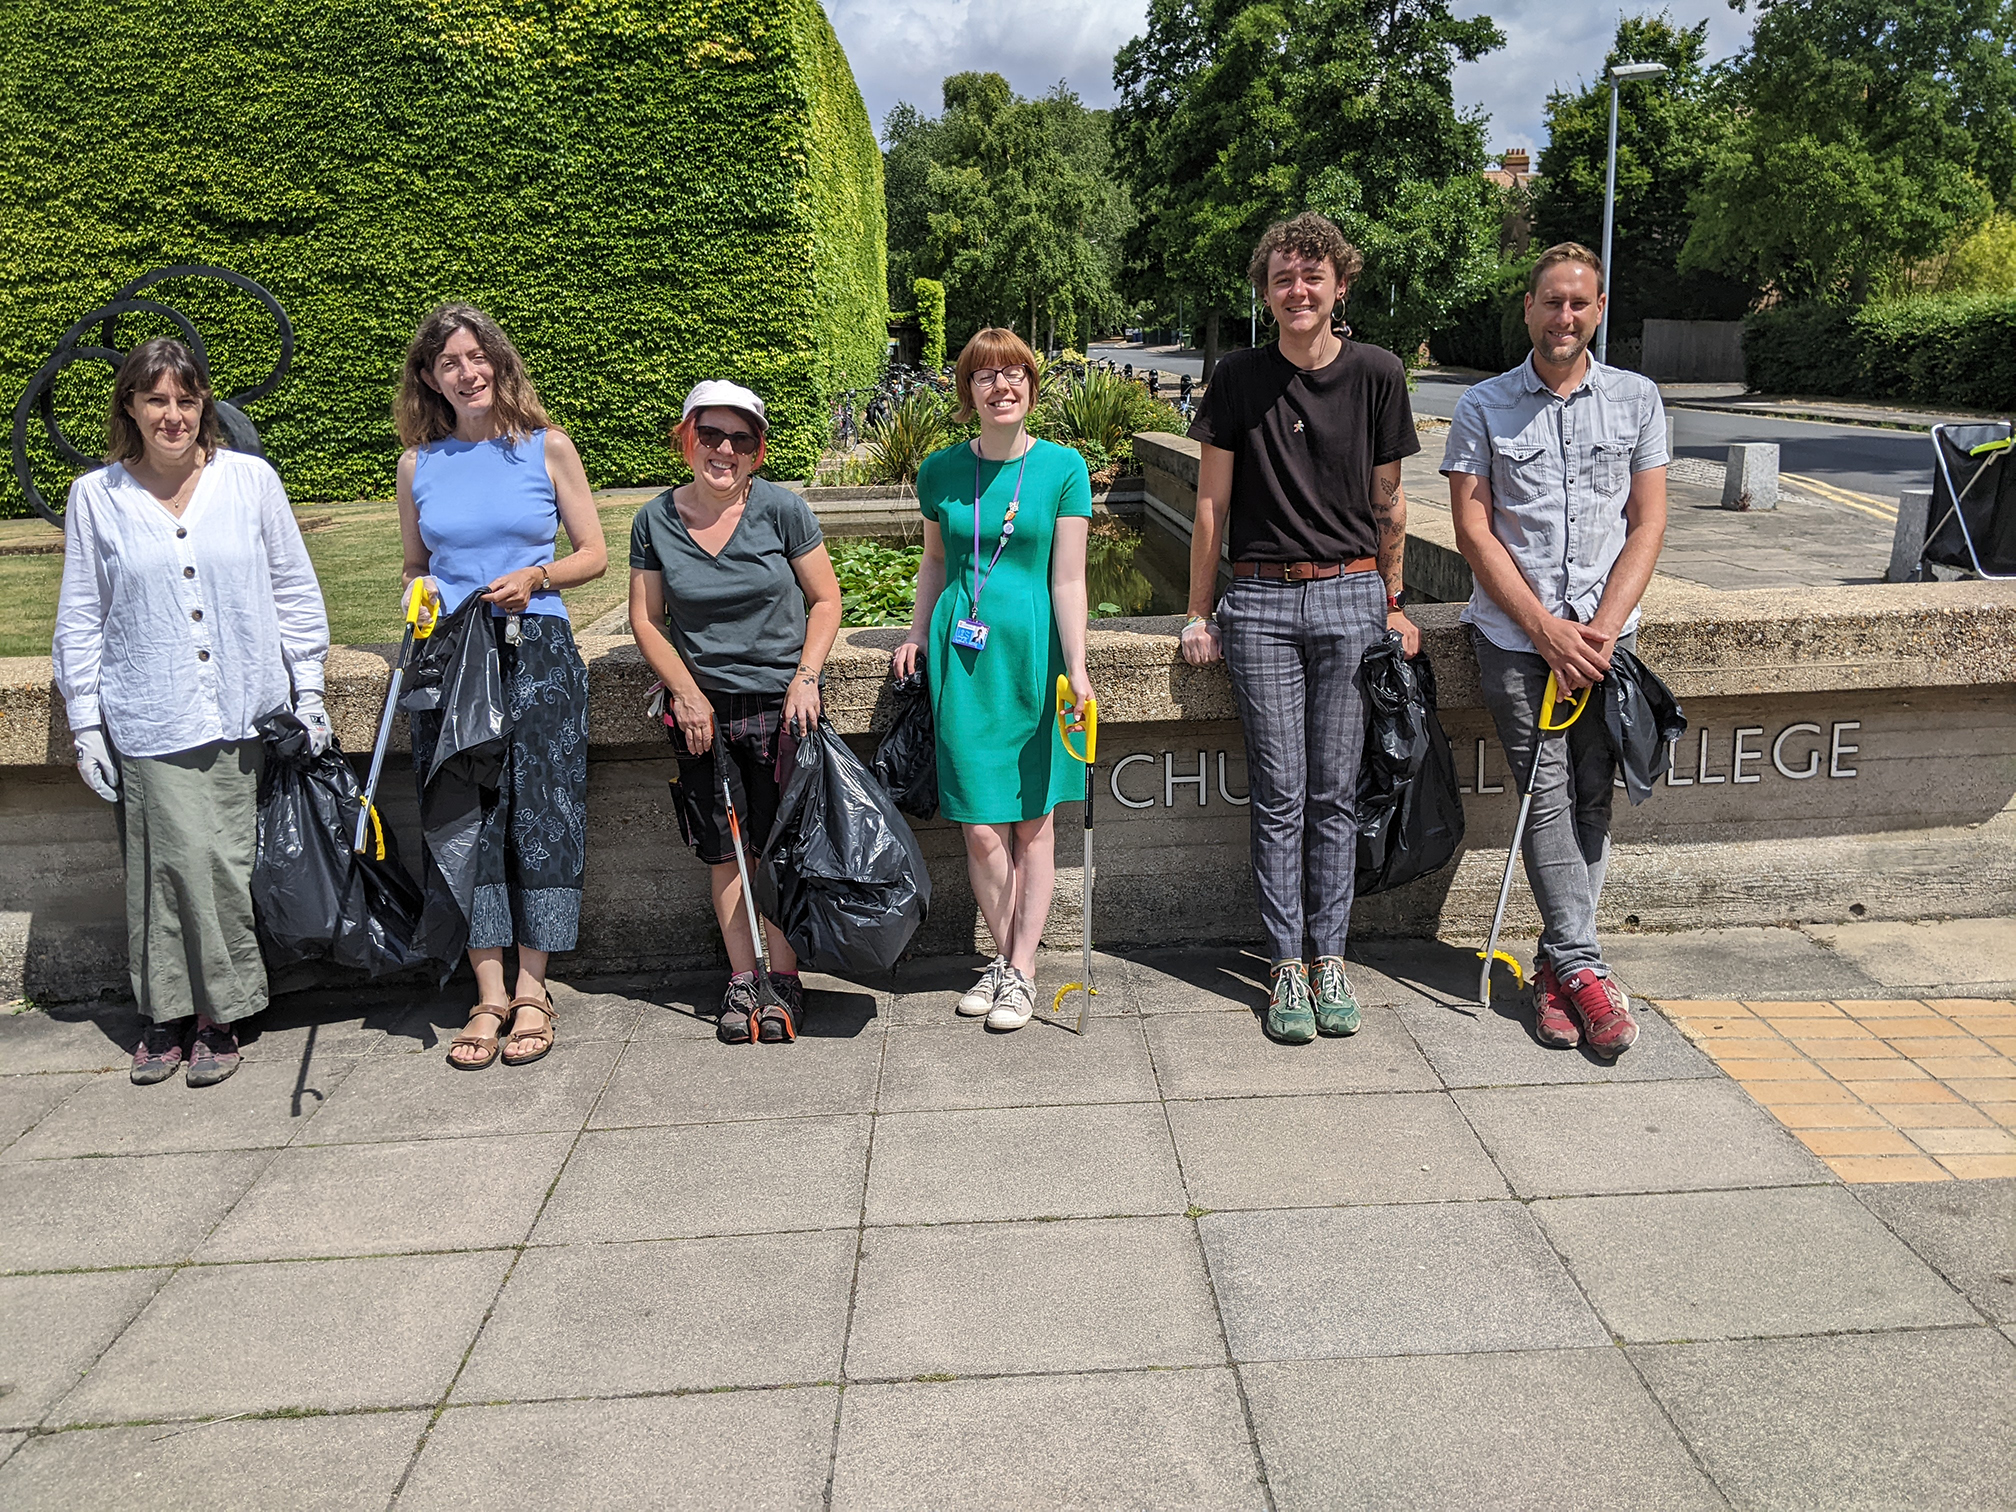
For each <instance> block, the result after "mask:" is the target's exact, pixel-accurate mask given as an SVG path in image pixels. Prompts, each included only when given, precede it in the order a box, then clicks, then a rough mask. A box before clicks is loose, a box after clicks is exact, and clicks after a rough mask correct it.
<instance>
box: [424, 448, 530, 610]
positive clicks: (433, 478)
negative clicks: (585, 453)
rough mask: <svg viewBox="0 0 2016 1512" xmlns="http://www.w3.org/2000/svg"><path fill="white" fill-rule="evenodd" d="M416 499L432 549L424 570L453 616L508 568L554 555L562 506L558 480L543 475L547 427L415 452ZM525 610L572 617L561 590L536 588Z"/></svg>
mask: <svg viewBox="0 0 2016 1512" xmlns="http://www.w3.org/2000/svg"><path fill="white" fill-rule="evenodd" d="M413 503H414V506H415V507H416V508H417V509H418V511H419V515H420V539H421V540H422V541H423V542H424V543H425V544H426V547H427V551H428V567H427V570H428V572H429V573H431V574H432V575H433V578H434V581H435V583H436V585H437V586H438V587H439V588H440V590H441V603H442V607H443V609H444V610H445V611H446V612H447V613H449V614H453V613H454V612H455V611H456V610H457V609H458V608H460V607H461V605H462V601H463V600H464V599H466V598H468V597H469V595H470V594H472V593H481V592H482V591H483V590H484V589H486V588H488V587H489V586H490V584H491V583H492V582H494V581H496V579H498V578H500V577H502V576H503V575H504V574H505V573H507V572H516V571H518V570H519V569H520V568H521V567H544V566H546V565H547V564H548V563H550V562H551V561H552V560H553V536H554V533H555V532H556V531H558V530H559V528H560V506H559V501H558V499H557V498H555V496H554V493H553V480H552V479H551V478H549V477H547V476H546V432H545V431H543V430H537V431H534V432H533V433H532V434H531V435H530V436H529V437H528V438H526V439H525V440H523V441H519V442H516V443H513V442H512V441H510V440H509V439H508V438H504V437H498V438H495V439H493V440H489V441H458V440H456V439H455V438H454V437H453V436H450V437H449V438H448V439H447V440H445V441H433V442H429V443H428V444H427V445H425V446H423V447H421V448H420V449H419V451H418V453H417V454H416V456H415V457H414V461H413ZM503 612H504V611H503V610H501V609H496V608H492V610H491V613H493V614H502V613H503ZM525 612H526V613H527V614H550V615H554V616H556V617H558V618H560V619H565V618H567V606H566V605H565V604H563V603H562V602H561V601H560V595H559V594H558V593H534V594H533V595H532V602H531V603H530V604H528V605H527V606H526V608H525Z"/></svg>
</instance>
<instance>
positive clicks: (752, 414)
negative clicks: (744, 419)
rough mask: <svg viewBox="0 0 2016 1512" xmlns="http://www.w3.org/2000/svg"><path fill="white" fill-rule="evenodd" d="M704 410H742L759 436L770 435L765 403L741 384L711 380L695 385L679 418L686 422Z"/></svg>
mask: <svg viewBox="0 0 2016 1512" xmlns="http://www.w3.org/2000/svg"><path fill="white" fill-rule="evenodd" d="M703 409H733V410H740V411H742V413H743V414H745V415H747V416H748V417H749V418H750V419H751V420H754V421H755V422H756V430H757V432H758V434H762V435H767V434H768V433H769V430H770V416H769V415H768V414H767V413H766V412H765V411H764V409H763V401H762V400H761V399H758V398H757V397H756V395H755V394H754V393H753V392H751V391H750V390H748V389H746V388H744V387H742V385H741V384H739V383H730V382H729V381H728V380H727V379H726V378H709V379H708V380H707V381H706V382H704V383H696V384H694V385H693V392H692V393H690V394H688V395H687V396H686V407H685V408H684V409H683V410H681V411H680V412H679V418H680V419H681V420H685V419H687V418H688V417H689V416H691V415H692V413H693V412H694V411H695V410H703Z"/></svg>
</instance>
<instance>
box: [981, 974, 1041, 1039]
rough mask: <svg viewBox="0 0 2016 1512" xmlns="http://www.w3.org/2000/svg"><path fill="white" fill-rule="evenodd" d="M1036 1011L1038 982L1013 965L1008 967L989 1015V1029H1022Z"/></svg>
mask: <svg viewBox="0 0 2016 1512" xmlns="http://www.w3.org/2000/svg"><path fill="white" fill-rule="evenodd" d="M1035 1012H1036V984H1035V983H1034V982H1032V981H1030V980H1029V978H1027V977H1026V976H1024V975H1022V973H1021V972H1019V971H1017V970H1016V969H1015V968H1014V967H1013V966H1010V967H1007V968H1006V978H1005V980H1004V981H1003V982H1002V985H1001V995H1000V996H999V997H997V998H996V999H995V1000H994V1009H993V1011H992V1012H991V1013H989V1014H988V1015H987V1027H988V1028H989V1029H1020V1028H1021V1027H1022V1026H1023V1025H1024V1024H1026V1023H1028V1022H1029V1020H1030V1018H1031V1017H1032V1016H1033V1015H1034V1014H1035Z"/></svg>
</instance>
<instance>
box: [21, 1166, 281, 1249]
mask: <svg viewBox="0 0 2016 1512" xmlns="http://www.w3.org/2000/svg"><path fill="white" fill-rule="evenodd" d="M272 1159H273V1156H272V1155H271V1153H270V1152H268V1151H265V1150H220V1151H215V1152H212V1153H208V1154H200V1155H142V1156H135V1157H132V1158H130V1159H124V1160H26V1161H20V1162H17V1163H15V1164H12V1165H0V1270H9V1271H29V1270H67V1269H99V1268H105V1267H110V1266H115V1265H168V1264H173V1263H175V1262H177V1261H181V1260H186V1259H187V1258H188V1257H189V1254H190V1252H191V1251H192V1250H194V1249H196V1247H197V1246H198V1245H200V1244H202V1242H203V1238H204V1236H205V1235H206V1234H208V1233H209V1232H210V1230H211V1229H212V1228H213V1227H214V1226H215V1225H216V1223H217V1221H218V1219H220V1218H222V1217H223V1216H224V1215H225V1213H227V1212H228V1211H229V1210H230V1208H231V1205H232V1204H233V1203H234V1202H236V1201H237V1200H238V1199H239V1197H240V1196H241V1195H242V1194H243V1193H244V1191H245V1189H246V1188H247V1187H249V1186H250V1185H252V1183H253V1181H254V1180H255V1179H257V1177H258V1175H259V1173H260V1172H261V1171H262V1170H264V1169H265V1168H266V1166H267V1164H268V1163H269V1162H270V1161H271V1160H272Z"/></svg>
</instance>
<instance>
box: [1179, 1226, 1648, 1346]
mask: <svg viewBox="0 0 2016 1512" xmlns="http://www.w3.org/2000/svg"><path fill="white" fill-rule="evenodd" d="M1197 1229H1198V1232H1199V1234H1200V1235H1201V1236H1202V1238H1203V1241H1204V1253H1205V1255H1206V1257H1207V1258H1208V1260H1209V1261H1210V1266H1211V1283H1212V1286H1213V1287H1214V1288H1215V1289H1216V1291H1217V1293H1218V1300H1219V1304H1220V1307H1221V1308H1222V1310H1223V1312H1224V1316H1225V1330H1226V1333H1227V1335H1228V1337H1229V1338H1230V1340H1231V1346H1232V1357H1233V1359H1235V1360H1241V1361H1246V1360H1317V1359H1335V1358H1343V1357H1350V1356H1362V1355H1400V1354H1455V1353H1466V1352H1471V1351H1479V1350H1505V1349H1573V1348H1577V1347H1581V1346H1593V1345H1598V1344H1604V1343H1607V1342H1608V1341H1609V1334H1608V1333H1607V1332H1606V1331H1605V1330H1604V1328H1603V1326H1602V1324H1601V1323H1599V1322H1598V1321H1597V1319H1596V1315H1595V1314H1594V1313H1593V1312H1591V1311H1590V1310H1589V1305H1588V1303H1586V1302H1584V1301H1583V1300H1582V1296H1581V1293H1580V1292H1578V1291H1577V1290H1576V1288H1575V1283H1574V1282H1573V1281H1571V1280H1570V1279H1569V1277H1568V1273H1567V1272H1566V1271H1564V1270H1563V1269H1562V1268H1561V1262H1560V1261H1559V1260H1558V1259H1556V1258H1555V1255H1554V1251H1553V1250H1552V1249H1550V1248H1548V1245H1547V1241H1546V1240H1545V1239H1544V1238H1543V1237H1541V1233H1540V1230H1539V1229H1538V1228H1537V1227H1536V1226H1535V1225H1534V1222H1533V1220H1532V1219H1531V1218H1530V1217H1529V1216H1528V1215H1527V1213H1526V1210H1525V1209H1524V1208H1523V1207H1521V1206H1520V1205H1519V1204H1518V1203H1516V1202H1460V1203H1430V1204H1424V1205H1420V1206H1410V1207H1356V1208H1312V1209H1305V1210H1302V1211H1295V1212H1277V1213H1212V1214H1209V1215H1207V1216H1206V1217H1203V1218H1200V1219H1198V1220H1197Z"/></svg>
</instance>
